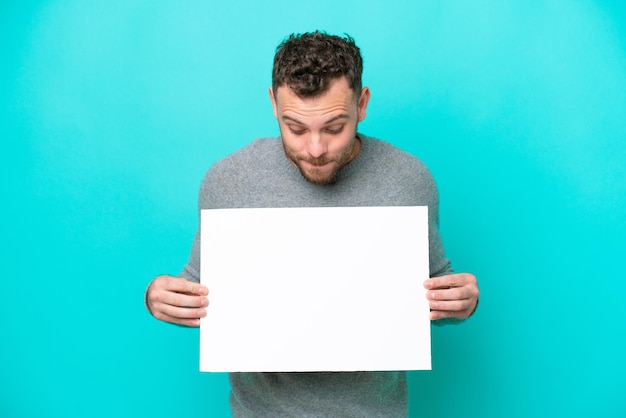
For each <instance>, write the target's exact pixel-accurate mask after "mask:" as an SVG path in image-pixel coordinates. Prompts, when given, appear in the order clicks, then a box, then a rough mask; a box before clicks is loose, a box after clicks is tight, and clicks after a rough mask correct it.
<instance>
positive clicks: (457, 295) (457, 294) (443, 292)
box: [426, 286, 474, 300]
mask: <svg viewBox="0 0 626 418" xmlns="http://www.w3.org/2000/svg"><path fill="white" fill-rule="evenodd" d="M472 296H474V292H473V290H472V289H471V287H469V286H463V287H451V288H449V289H436V290H429V291H428V292H427V293H426V298H427V299H428V300H461V299H469V298H471V297H472Z"/></svg>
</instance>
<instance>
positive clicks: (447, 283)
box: [424, 273, 476, 289]
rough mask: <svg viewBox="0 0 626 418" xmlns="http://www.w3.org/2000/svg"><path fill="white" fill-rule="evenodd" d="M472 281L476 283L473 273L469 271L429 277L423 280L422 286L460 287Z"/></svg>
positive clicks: (435, 287) (432, 287) (431, 287)
mask: <svg viewBox="0 0 626 418" xmlns="http://www.w3.org/2000/svg"><path fill="white" fill-rule="evenodd" d="M472 283H473V284H476V277H475V276H474V275H472V274H469V273H457V274H448V275H445V276H439V277H431V278H430V279H428V280H426V281H425V282H424V287H425V288H426V289H446V288H450V287H462V286H465V285H467V284H472Z"/></svg>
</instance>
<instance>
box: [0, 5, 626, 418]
mask: <svg viewBox="0 0 626 418" xmlns="http://www.w3.org/2000/svg"><path fill="white" fill-rule="evenodd" d="M623 5H624V3H623V2H621V1H615V2H610V1H586V2H583V1H556V0H555V1H546V2H543V1H521V0H518V1H507V2H501V1H496V0H491V1H490V0H484V1H474V2H469V1H408V0H406V1H395V2H391V1H389V0H386V1H374V0H371V1H345V2H338V1H325V0H324V1H315V2H285V3H278V2H252V1H250V2H243V1H240V2H237V1H230V2H209V1H202V2H201V1H147V0H145V1H89V2H87V1H71V0H66V1H30V2H17V1H5V2H3V3H2V5H1V6H0V36H1V38H0V39H1V42H0V48H1V51H2V58H1V60H0V77H1V80H2V82H1V83H0V136H1V138H2V139H1V141H0V144H1V145H0V158H1V161H0V162H1V164H0V167H1V168H0V169H1V170H2V171H1V172H0V174H1V175H2V191H3V199H2V204H1V205H0V207H1V211H2V212H1V216H0V225H1V228H2V233H1V234H0V237H1V240H2V241H1V245H2V251H1V254H2V270H1V271H2V273H3V277H2V285H1V287H0V326H1V329H0V330H1V334H0V335H1V337H0V338H1V341H2V344H1V346H0V347H1V348H0V415H2V416H3V417H61V416H62V417H105V416H120V417H126V416H152V417H169V416H214V417H221V416H227V415H228V413H229V409H228V400H227V396H228V384H227V379H226V376H225V375H221V374H216V375H214V374H205V373H199V372H198V330H197V329H185V328H181V327H175V326H170V325H166V324H162V323H159V322H157V321H155V320H153V319H152V318H151V317H150V316H149V315H148V314H147V313H146V311H145V309H144V307H143V292H144V289H145V287H146V285H147V284H148V282H149V281H150V280H151V279H152V278H153V277H154V276H156V275H158V274H161V273H177V272H178V271H180V269H181V268H182V266H183V264H184V263H185V261H186V259H187V255H188V251H189V248H190V244H191V240H192V238H193V235H194V232H195V228H196V226H197V217H196V216H197V215H196V196H197V190H198V186H199V183H200V180H201V178H202V176H203V174H204V172H205V170H206V169H207V168H208V167H209V166H210V165H211V164H212V163H213V162H215V161H216V160H217V159H219V158H220V157H223V156H225V155H226V154H228V153H230V152H232V151H234V150H236V149H238V148H240V147H241V146H243V145H245V144H247V143H248V142H250V141H251V140H252V139H254V138H256V137H260V136H274V135H276V134H277V133H278V129H277V126H276V122H275V120H274V119H273V114H272V109H271V106H270V103H269V100H268V97H267V87H268V86H269V84H270V74H271V63H272V57H273V53H274V49H275V47H276V46H277V44H278V43H279V42H280V41H281V40H282V39H283V37H284V36H286V35H288V34H290V33H292V32H303V31H308V30H314V29H324V30H327V31H329V32H330V33H344V32H347V33H349V34H351V35H352V36H353V37H354V38H355V39H356V41H357V43H358V44H359V46H360V47H361V49H362V52H363V56H364V59H365V72H364V82H365V84H366V85H368V86H369V87H370V88H371V90H372V99H371V102H370V107H369V111H368V117H367V119H366V121H365V122H364V123H363V124H362V125H361V131H362V132H364V133H367V134H369V135H372V136H377V137H380V138H384V139H386V140H388V141H390V142H392V143H394V144H396V145H398V146H399V147H401V148H403V149H405V150H407V151H410V152H411V153H413V154H415V155H417V156H419V157H420V158H421V159H422V160H424V161H425V162H426V163H427V164H428V165H429V166H430V168H431V170H432V171H433V173H434V175H435V177H436V179H437V181H438V185H439V189H440V195H441V222H442V225H441V227H442V233H443V238H444V242H445V244H446V248H447V251H448V255H449V256H450V258H451V259H452V260H453V263H454V265H455V267H456V269H457V270H460V271H471V272H473V273H475V274H476V275H477V276H478V278H479V281H480V286H481V291H482V299H481V307H480V309H479V312H478V313H477V315H476V316H475V317H474V318H472V319H471V320H469V321H468V322H466V323H465V324H463V325H461V326H453V327H443V328H439V327H435V328H433V370H432V371H429V372H413V373H411V374H410V385H411V398H410V401H411V416H412V417H418V416H428V417H461V416H462V417H504V416H506V417H528V416H534V417H553V416H594V417H623V416H625V415H626V396H624V388H625V387H626V357H625V356H624V353H625V352H626V344H625V343H624V339H625V337H626V324H625V321H624V318H625V317H626V297H625V294H626V281H625V280H624V255H625V253H626V251H625V249H626V248H625V247H626V245H625V238H624V237H625V236H626V217H625V215H624V209H625V208H626V143H625V140H626V138H625V137H626V122H625V120H626V117H625V116H624V115H626V9H625V6H623Z"/></svg>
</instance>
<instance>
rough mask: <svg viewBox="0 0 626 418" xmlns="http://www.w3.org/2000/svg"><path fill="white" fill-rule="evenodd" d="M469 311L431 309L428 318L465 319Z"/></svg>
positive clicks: (434, 319)
mask: <svg viewBox="0 0 626 418" xmlns="http://www.w3.org/2000/svg"><path fill="white" fill-rule="evenodd" d="M470 313H471V312H469V311H460V312H459V311H432V312H431V313H430V319H431V320H432V321H437V320H439V319H446V318H455V319H466V318H467V317H468V316H469V315H470Z"/></svg>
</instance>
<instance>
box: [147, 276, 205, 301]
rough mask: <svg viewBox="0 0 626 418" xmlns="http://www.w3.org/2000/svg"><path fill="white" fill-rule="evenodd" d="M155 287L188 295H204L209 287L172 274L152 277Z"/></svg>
mask: <svg viewBox="0 0 626 418" xmlns="http://www.w3.org/2000/svg"><path fill="white" fill-rule="evenodd" d="M154 287H155V289H163V290H169V291H172V292H176V293H186V294H189V295H198V296H206V295H208V294H209V289H207V287H206V286H203V285H201V284H200V283H195V282H190V281H189V280H187V279H183V278H180V277H172V276H159V277H157V278H156V279H154Z"/></svg>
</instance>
